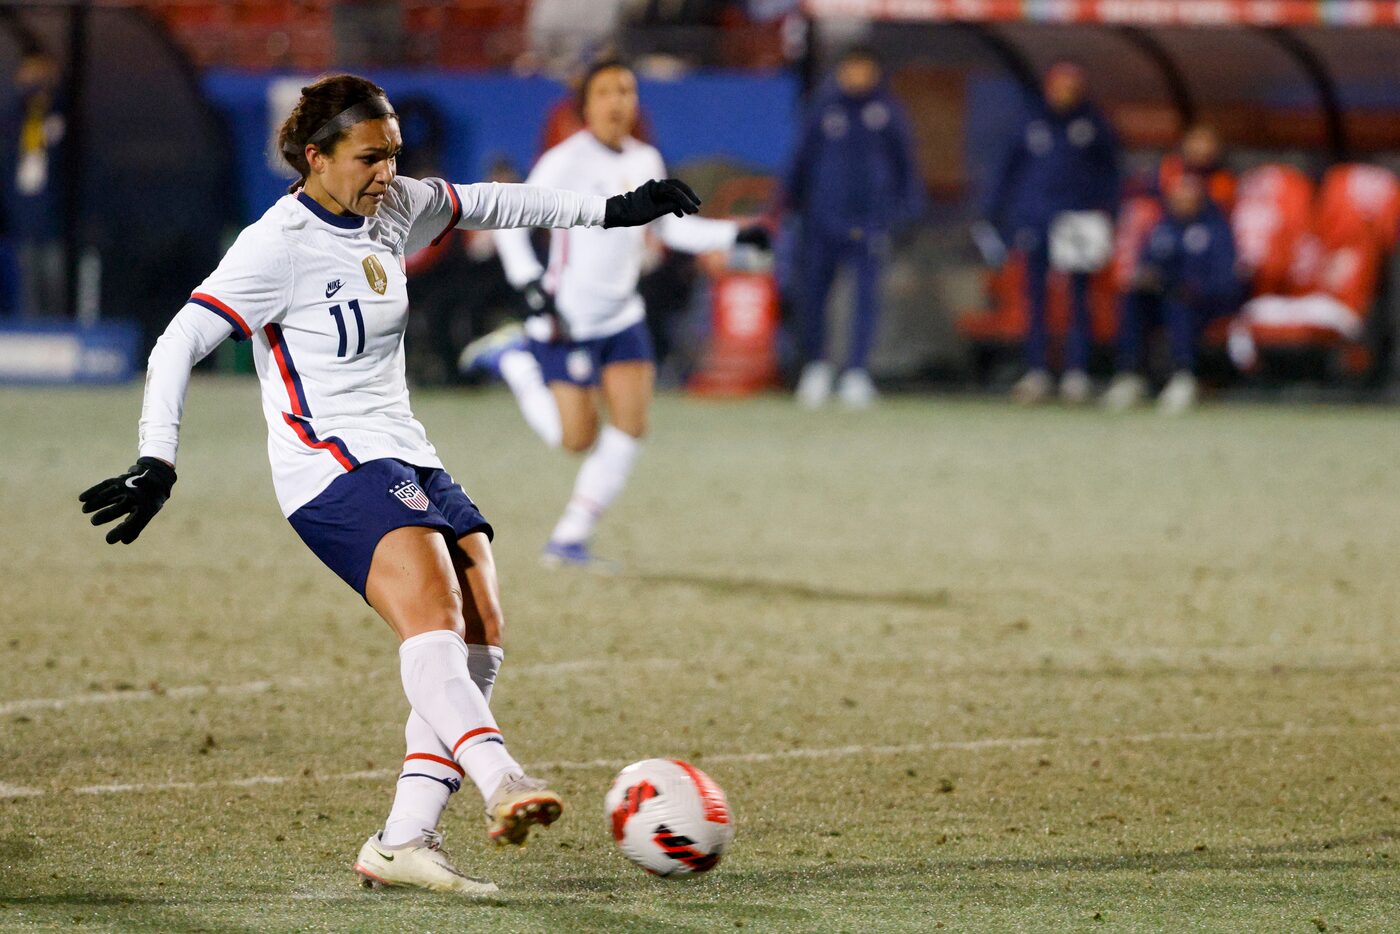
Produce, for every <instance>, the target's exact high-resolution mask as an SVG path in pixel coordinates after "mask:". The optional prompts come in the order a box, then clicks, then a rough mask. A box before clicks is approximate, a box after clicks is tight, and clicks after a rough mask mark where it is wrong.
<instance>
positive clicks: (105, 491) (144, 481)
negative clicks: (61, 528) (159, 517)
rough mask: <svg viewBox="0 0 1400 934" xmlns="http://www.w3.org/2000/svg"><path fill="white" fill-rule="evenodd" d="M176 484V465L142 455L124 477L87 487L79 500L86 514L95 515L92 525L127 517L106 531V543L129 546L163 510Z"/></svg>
mask: <svg viewBox="0 0 1400 934" xmlns="http://www.w3.org/2000/svg"><path fill="white" fill-rule="evenodd" d="M174 486H175V468H174V467H172V466H170V465H169V464H167V463H166V462H165V461H163V460H161V459H160V458H157V457H141V458H137V460H136V463H135V464H132V465H131V467H130V469H128V470H127V472H126V473H124V474H122V475H121V476H119V477H112V478H111V479H109V480H103V481H102V482H101V483H98V484H95V485H93V486H90V487H88V488H87V489H86V490H84V491H83V492H82V493H80V494H79V495H78V500H79V501H80V502H81V503H82V504H83V513H84V514H87V513H92V514H93V516H92V524H93V525H106V524H107V523H108V522H115V521H116V520H117V519H124V520H125V521H123V522H122V523H121V524H120V525H118V526H116V527H115V528H113V529H111V530H110V531H108V532H107V544H109V545H115V544H116V543H117V542H121V543H122V544H123V545H130V544H131V543H132V542H134V541H136V536H138V535H140V534H141V530H142V529H144V528H145V527H146V524H147V523H149V522H150V521H151V520H152V519H153V518H155V514H156V513H158V512H160V508H161V507H162V506H164V505H165V501H166V500H167V499H169V498H170V490H171V489H172V488H173V487H174Z"/></svg>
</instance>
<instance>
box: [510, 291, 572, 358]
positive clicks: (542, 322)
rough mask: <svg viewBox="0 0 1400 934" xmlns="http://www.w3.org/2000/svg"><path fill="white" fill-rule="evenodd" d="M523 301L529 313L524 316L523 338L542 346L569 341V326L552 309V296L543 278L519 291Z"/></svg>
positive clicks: (556, 311) (553, 308) (554, 308)
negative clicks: (537, 342)
mask: <svg viewBox="0 0 1400 934" xmlns="http://www.w3.org/2000/svg"><path fill="white" fill-rule="evenodd" d="M520 295H521V297H522V298H524V299H525V307H526V308H528V309H530V313H529V314H528V315H526V316H525V325H524V327H525V336H526V337H528V338H530V340H534V341H539V342H540V343H543V344H552V343H555V342H556V341H566V340H568V339H569V326H568V325H567V324H566V323H565V322H564V318H563V317H562V316H561V315H560V314H559V309H558V308H556V307H554V296H553V295H551V294H549V291H548V290H547V289H546V288H545V287H544V277H540V278H539V279H536V280H534V281H533V282H529V283H526V285H525V287H524V288H523V289H521V290H520Z"/></svg>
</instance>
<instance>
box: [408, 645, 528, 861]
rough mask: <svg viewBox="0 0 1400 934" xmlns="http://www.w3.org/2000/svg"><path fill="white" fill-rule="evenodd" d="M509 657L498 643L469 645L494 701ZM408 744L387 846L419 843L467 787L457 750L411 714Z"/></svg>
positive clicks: (477, 678) (470, 662)
mask: <svg viewBox="0 0 1400 934" xmlns="http://www.w3.org/2000/svg"><path fill="white" fill-rule="evenodd" d="M504 658H505V653H504V652H503V651H502V650H501V647H500V646H498V645H468V646H467V668H468V670H469V671H470V672H471V676H472V682H473V683H474V684H476V686H477V688H478V689H479V690H480V691H481V694H482V696H483V697H484V698H486V702H487V703H488V704H490V703H491V689H492V687H494V686H495V683H496V673H497V672H498V671H500V668H501V661H502V660H503V659H504ZM403 735H404V745H405V746H406V747H407V750H408V752H407V754H406V755H405V756H404V760H403V767H402V768H400V769H399V780H398V782H397V783H396V784H395V785H394V804H393V806H392V807H391V808H390V809H389V819H388V820H386V821H385V822H384V835H383V837H382V838H381V839H382V840H383V842H384V845H385V846H400V845H402V844H404V843H408V842H409V841H410V840H416V839H417V838H418V837H420V836H422V835H423V831H425V830H436V829H437V825H438V822H439V821H441V820H442V812H443V811H445V810H446V809H447V800H448V798H450V797H451V796H452V793H453V792H454V791H456V790H457V789H458V788H460V787H461V785H462V779H463V778H465V777H466V773H465V772H463V771H462V767H461V766H459V765H458V764H457V763H456V762H454V761H452V750H450V749H448V748H447V747H446V746H444V745H443V744H442V740H440V739H438V738H437V734H436V733H434V732H433V728H432V727H430V726H429V725H428V722H427V721H426V720H424V719H423V718H422V717H420V716H418V714H417V712H416V711H409V714H408V723H407V724H405V726H404V730H403Z"/></svg>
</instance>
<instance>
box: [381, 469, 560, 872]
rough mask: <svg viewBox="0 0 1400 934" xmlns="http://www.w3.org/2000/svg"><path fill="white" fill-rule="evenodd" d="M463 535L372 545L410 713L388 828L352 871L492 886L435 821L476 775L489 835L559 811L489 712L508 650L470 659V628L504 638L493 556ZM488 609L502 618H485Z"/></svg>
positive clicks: (485, 544)
mask: <svg viewBox="0 0 1400 934" xmlns="http://www.w3.org/2000/svg"><path fill="white" fill-rule="evenodd" d="M436 473H437V474H439V475H440V477H434V478H433V479H432V480H430V481H428V482H427V487H428V495H429V497H430V498H431V500H432V502H433V504H434V505H439V499H443V500H444V503H443V504H442V506H443V507H444V509H443V511H444V513H445V514H448V515H450V516H451V518H452V521H453V523H454V525H455V524H456V521H457V518H458V517H457V516H455V515H452V514H453V513H454V512H455V511H457V509H461V510H465V509H470V510H471V511H472V512H473V513H474V514H475V515H476V518H477V519H478V520H480V516H479V513H475V506H474V505H472V504H471V502H470V500H468V499H467V498H466V496H465V494H461V503H459V504H456V508H455V509H454V507H453V504H452V503H451V491H450V490H449V491H440V490H438V489H436V488H435V484H437V483H442V484H445V485H446V486H450V487H454V488H456V490H457V492H460V488H458V487H456V485H455V484H454V483H452V480H451V478H450V477H447V475H446V474H445V473H443V472H441V471H438V472H436ZM444 478H445V479H444ZM480 521H481V525H482V526H483V527H484V528H489V527H485V523H484V520H480ZM457 544H458V545H459V546H460V553H459V554H453V553H449V551H448V549H447V548H446V547H445V544H444V542H443V538H442V536H441V535H440V534H439V533H438V531H437V530H436V529H430V528H425V527H420V526H407V527H403V528H398V529H395V530H393V531H391V532H389V533H387V534H386V535H384V537H383V538H381V539H380V540H379V543H378V545H377V546H376V547H375V551H374V562H373V564H372V565H371V568H370V573H369V577H368V581H367V583H366V586H365V595H366V597H367V598H368V600H369V602H370V605H371V606H373V607H374V608H375V609H376V610H377V611H378V612H379V613H380V615H381V616H383V617H384V619H385V620H386V621H387V622H388V623H389V624H390V626H392V627H393V628H394V630H395V631H396V632H398V633H399V634H400V637H401V638H402V639H403V641H402V643H401V644H400V646H399V660H400V674H401V677H402V681H403V687H404V693H405V694H406V695H407V697H408V700H409V704H410V705H411V706H412V708H413V716H412V717H411V718H410V721H409V726H408V728H407V729H406V730H405V735H406V738H407V741H408V745H409V750H410V751H409V755H408V756H407V757H406V758H405V760H404V768H403V769H402V770H401V774H400V777H399V783H398V789H397V793H396V797H395V802H394V809H393V811H392V812H391V814H390V819H389V821H388V822H387V823H386V825H385V829H384V830H383V831H381V832H379V833H377V834H375V835H374V836H372V837H371V838H370V839H369V840H367V841H366V843H365V846H364V847H362V848H361V851H360V856H359V858H358V859H357V860H356V863H355V870H356V872H358V873H359V874H360V876H361V877H362V878H363V879H365V880H366V881H368V882H369V883H371V884H374V883H379V884H384V885H413V886H421V887H424V888H430V889H441V890H445V891H457V892H468V893H470V894H486V893H487V892H489V891H491V890H492V889H487V888H486V886H490V885H491V883H488V882H482V881H481V880H474V879H471V878H470V877H468V876H466V875H465V874H464V873H461V872H460V871H458V870H457V869H456V868H455V867H453V866H452V864H451V863H450V862H449V861H448V860H447V858H446V857H445V856H444V855H443V854H442V852H441V849H440V842H441V837H440V836H438V835H437V832H436V825H437V822H438V820H439V819H440V817H441V815H442V811H443V809H444V808H445V807H446V804H447V799H448V798H449V797H450V795H451V794H452V793H453V791H454V790H455V789H454V784H456V785H460V782H461V780H462V779H463V778H467V779H470V780H471V782H472V783H473V784H474V785H476V787H477V789H478V791H480V793H481V795H482V798H483V800H484V801H486V802H487V804H488V810H487V814H486V822H487V835H488V836H489V837H490V838H491V839H492V840H495V841H497V842H498V843H512V844H516V845H523V844H524V843H525V841H526V839H527V837H528V835H529V831H530V829H531V828H532V827H535V826H547V825H549V824H551V823H553V822H554V821H555V820H557V819H558V817H559V816H560V814H561V813H562V812H563V801H562V799H560V797H559V795H558V794H556V793H555V792H553V791H550V790H549V788H548V787H547V786H546V785H545V783H543V782H541V781H539V780H535V779H529V778H527V777H526V775H525V773H524V770H523V769H522V768H521V767H520V765H519V763H518V762H516V761H515V759H514V758H512V757H511V755H510V753H509V752H508V751H507V750H506V746H505V740H504V737H503V736H502V735H501V731H500V729H499V728H498V727H497V725H496V721H495V718H494V717H493V716H492V714H491V710H490V707H489V703H488V695H489V693H490V689H491V686H492V685H493V684H494V682H495V677H496V672H497V669H498V668H499V665H500V661H501V658H502V655H501V653H500V650H499V648H497V649H496V651H494V652H492V651H490V650H491V648H493V646H489V645H479V646H477V648H479V649H484V650H486V651H484V652H482V653H477V654H478V658H477V664H476V665H473V664H472V659H471V656H472V654H473V653H472V651H471V649H469V648H468V646H467V644H466V642H465V640H464V639H463V635H462V631H466V632H467V633H469V634H471V636H472V637H473V639H480V638H481V633H482V631H483V628H486V629H487V630H488V631H494V632H495V633H496V639H497V640H499V629H500V622H499V620H500V611H499V605H500V604H499V599H498V597H497V596H496V583H495V566H494V561H493V560H492V557H491V551H490V544H489V540H488V538H487V535H486V534H485V532H482V531H476V532H472V533H470V534H466V535H463V536H462V538H461V539H459V541H458V543H457ZM457 551H458V549H453V552H457ZM454 578H456V580H454ZM464 595H469V597H468V599H467V600H465V601H464V600H463V599H462V597H463V596H464ZM468 605H470V606H471V607H472V609H471V610H466V609H465V607H466V606H468ZM488 614H489V615H490V617H491V619H492V621H493V622H492V624H491V626H490V627H484V626H483V621H482V617H483V616H486V615H488ZM473 619H475V621H476V626H475V627H473V626H472V625H470V623H471V621H472V620H473ZM464 622H465V623H468V625H467V626H465V627H463V624H464ZM434 624H436V627H437V628H429V627H432V626H434ZM492 888H494V887H492Z"/></svg>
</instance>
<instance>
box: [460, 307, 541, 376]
mask: <svg viewBox="0 0 1400 934" xmlns="http://www.w3.org/2000/svg"><path fill="white" fill-rule="evenodd" d="M525 346H526V345H525V329H524V328H523V327H522V326H521V324H520V323H519V322H518V321H511V322H508V323H506V324H503V325H501V326H500V327H498V328H496V330H494V331H492V332H491V333H490V334H487V335H485V336H484V337H478V338H477V339H476V340H474V341H472V342H471V343H470V344H468V345H467V346H465V347H463V348H462V353H461V355H460V356H458V357H457V372H458V373H461V374H462V375H464V376H465V375H466V374H468V373H485V374H487V375H490V376H494V377H496V378H498V379H499V378H500V376H501V357H503V356H505V355H506V354H507V353H509V352H510V351H512V350H524V349H525Z"/></svg>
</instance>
